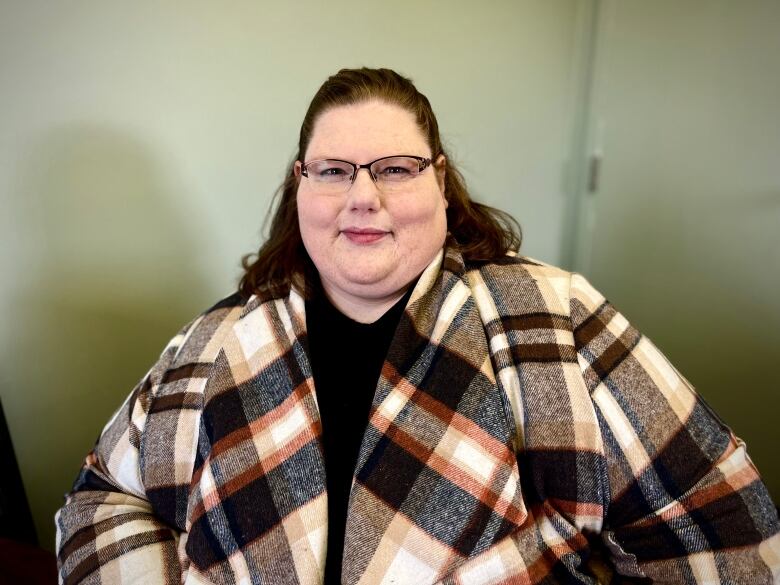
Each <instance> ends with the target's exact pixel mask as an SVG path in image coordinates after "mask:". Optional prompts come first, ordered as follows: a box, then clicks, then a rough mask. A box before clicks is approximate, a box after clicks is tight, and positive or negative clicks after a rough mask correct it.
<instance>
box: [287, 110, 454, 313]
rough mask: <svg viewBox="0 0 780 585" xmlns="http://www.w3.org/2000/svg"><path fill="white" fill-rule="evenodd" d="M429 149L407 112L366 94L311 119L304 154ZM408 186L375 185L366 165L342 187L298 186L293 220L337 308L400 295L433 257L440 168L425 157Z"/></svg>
mask: <svg viewBox="0 0 780 585" xmlns="http://www.w3.org/2000/svg"><path fill="white" fill-rule="evenodd" d="M398 154H407V155H415V156H421V157H424V158H430V157H431V155H432V153H431V151H430V148H429V146H428V144H427V141H426V139H425V137H424V136H423V134H422V132H421V131H420V129H419V128H418V127H417V124H416V122H415V119H414V116H413V115H412V114H411V113H410V112H408V111H406V110H404V109H402V108H400V107H398V106H395V105H391V104H388V103H386V102H382V101H370V102H364V103H360V104H355V105H349V106H339V107H335V108H332V109H330V110H327V111H325V112H324V113H323V114H321V115H320V117H319V118H318V119H317V121H316V123H315V125H314V130H313V132H312V136H311V140H310V142H309V147H308V150H307V151H306V153H305V161H304V162H308V161H310V160H317V159H325V158H335V159H341V160H346V161H350V162H353V163H357V164H366V163H369V162H371V161H374V160H376V159H378V158H381V157H384V156H391V155H398ZM407 184H408V189H406V188H404V190H402V191H394V192H393V193H389V194H387V193H383V192H382V191H381V190H380V189H379V188H378V187H377V185H376V184H375V183H374V181H373V180H372V179H371V176H370V175H369V173H368V171H367V170H364V169H361V170H360V171H359V172H358V173H357V177H356V178H355V181H354V183H352V186H351V187H350V188H349V190H347V191H345V192H343V193H339V194H318V193H316V192H315V191H314V190H313V189H312V187H311V182H310V180H309V179H308V178H306V177H301V178H300V184H299V186H298V222H299V224H300V229H301V236H302V237H303V243H304V246H305V247H306V251H307V252H308V253H309V256H310V257H311V259H312V261H313V262H314V265H315V266H316V267H317V270H318V271H319V274H320V278H321V280H322V284H323V287H324V288H325V291H326V293H327V294H328V296H329V297H330V298H331V300H332V301H334V302H335V303H336V305H337V306H339V308H341V309H342V310H344V309H343V305H344V304H345V303H346V304H349V303H357V304H358V305H365V304H366V303H369V304H370V303H371V302H374V303H376V302H379V303H382V302H385V301H391V300H394V299H396V298H398V297H400V296H401V295H402V294H403V292H404V291H405V290H406V288H407V287H408V285H409V284H410V283H411V282H412V281H413V280H414V279H415V278H417V276H419V274H420V273H421V272H422V271H423V270H424V269H425V267H426V266H427V265H428V264H429V263H430V262H431V261H432V260H433V258H434V257H435V256H436V254H437V253H438V251H439V250H440V249H441V247H442V245H443V244H444V240H445V237H446V234H447V219H446V214H445V210H446V208H447V202H446V200H445V198H444V175H443V170H439V169H438V168H436V167H434V166H433V165H431V166H430V167H428V168H427V169H425V170H424V171H423V172H422V173H420V174H419V175H418V176H417V177H416V178H415V179H412V180H410V181H408V183H407Z"/></svg>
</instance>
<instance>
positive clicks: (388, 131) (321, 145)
mask: <svg viewBox="0 0 780 585" xmlns="http://www.w3.org/2000/svg"><path fill="white" fill-rule="evenodd" d="M391 154H414V155H420V156H430V155H431V153H430V148H429V147H428V143H427V141H426V139H425V136H424V135H423V133H422V132H421V131H420V128H419V127H418V126H417V121H416V120H415V118H414V115H413V114H412V113H411V112H409V111H407V110H405V109H403V108H401V107H400V106H396V105H393V104H388V103H386V102H382V101H370V102H363V103H359V104H351V105H347V106H337V107H335V108H331V109H329V110H326V111H325V112H323V113H322V114H321V115H320V116H319V118H317V120H316V122H315V123H314V130H313V132H312V135H311V139H310V140H309V147H308V149H307V151H306V157H305V158H306V159H307V160H312V159H318V158H343V159H346V160H351V161H355V162H367V161H369V160H372V159H375V158H379V157H382V156H388V155H391Z"/></svg>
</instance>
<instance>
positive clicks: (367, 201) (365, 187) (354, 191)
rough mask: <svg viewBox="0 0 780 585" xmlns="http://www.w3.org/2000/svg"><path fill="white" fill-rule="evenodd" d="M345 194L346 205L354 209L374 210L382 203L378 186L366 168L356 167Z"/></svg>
mask: <svg viewBox="0 0 780 585" xmlns="http://www.w3.org/2000/svg"><path fill="white" fill-rule="evenodd" d="M360 171H366V172H365V173H361V172H360ZM347 195H348V201H347V205H348V207H349V208H350V209H354V210H356V211H376V210H378V209H379V207H380V206H381V204H382V201H381V198H380V191H379V188H378V187H377V185H376V183H375V182H374V179H373V177H372V176H371V171H369V170H368V169H367V168H361V169H358V171H357V174H356V175H355V180H354V181H352V185H351V186H350V188H349V190H348V191H347Z"/></svg>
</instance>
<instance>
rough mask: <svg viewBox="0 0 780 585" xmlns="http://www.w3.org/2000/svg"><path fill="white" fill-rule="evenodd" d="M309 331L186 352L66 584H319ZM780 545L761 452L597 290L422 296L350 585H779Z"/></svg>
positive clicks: (262, 316) (364, 494) (498, 274)
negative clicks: (612, 584) (613, 584)
mask: <svg viewBox="0 0 780 585" xmlns="http://www.w3.org/2000/svg"><path fill="white" fill-rule="evenodd" d="M303 311H304V303H303V300H302V298H301V297H300V296H299V295H298V294H297V293H296V292H295V291H292V292H291V293H290V295H289V296H288V297H287V298H284V299H274V298H267V299H265V298H264V299H261V298H257V297H254V298H252V299H250V300H249V301H248V302H246V303H244V302H242V301H241V299H240V298H239V297H238V296H236V295H234V296H233V297H230V298H228V299H225V300H224V301H222V302H220V303H219V304H218V305H215V306H214V307H212V309H210V310H209V311H207V312H206V313H204V314H203V315H202V316H201V317H199V318H198V319H196V320H195V321H194V322H193V323H191V324H190V325H189V326H188V327H186V328H185V329H184V330H182V332H181V333H180V334H179V335H177V336H176V337H175V338H174V340H173V341H172V342H171V344H170V345H169V347H168V348H166V350H165V351H164V352H163V355H162V357H161V359H160V361H159V362H158V363H157V364H155V366H154V367H153V368H152V370H151V371H150V372H149V374H148V375H147V376H146V377H145V378H144V380H142V382H141V383H139V385H138V387H137V388H136V389H135V390H134V392H133V393H132V394H131V396H130V397H129V399H128V401H127V402H126V403H125V405H123V407H122V408H121V409H120V410H119V411H118V413H117V414H116V415H115V416H114V418H113V419H112V420H111V421H110V423H109V424H108V425H107V426H106V429H105V430H104V432H103V434H102V436H101V439H100V441H99V443H98V445H97V446H96V448H95V451H94V454H92V455H91V456H90V457H88V459H87V461H86V462H85V465H84V468H83V470H82V473H81V475H80V476H79V479H78V480H77V482H76V484H75V485H74V490H73V492H72V493H71V494H69V496H68V499H67V502H66V504H65V506H64V507H63V508H62V510H60V512H59V513H58V518H57V522H58V539H59V540H58V549H59V559H60V571H61V575H62V578H63V581H64V582H66V583H78V582H84V583H122V582H132V579H133V578H137V579H142V578H143V577H138V576H139V575H147V576H148V575H152V574H154V575H156V577H155V579H153V580H156V582H171V583H173V582H176V581H179V580H180V579H182V580H184V581H185V582H186V583H190V584H194V583H273V584H274V585H276V584H287V583H289V584H308V583H319V582H321V579H322V570H323V562H324V556H325V548H324V547H325V542H326V531H327V503H326V498H327V494H326V493H325V477H324V464H323V460H322V449H321V447H320V444H319V436H320V433H321V426H320V420H319V415H318V410H317V404H316V394H315V389H314V387H313V384H312V378H311V368H310V366H309V361H308V357H307V342H306V331H305V315H304V312H303ZM346 374H348V373H345V375H346ZM778 530H779V527H778V522H777V517H776V515H775V512H774V509H773V507H772V503H771V500H770V499H769V496H768V494H767V492H766V490H765V488H764V486H763V484H762V483H761V482H760V480H759V478H758V475H757V473H756V471H755V469H754V468H753V467H752V464H751V463H750V460H749V459H748V458H747V456H746V454H745V451H744V446H743V445H742V444H741V443H740V442H739V441H738V439H736V438H735V437H734V436H733V435H732V434H731V433H730V431H729V430H728V428H726V427H725V426H724V425H723V424H722V423H721V422H720V421H719V420H718V419H717V418H716V417H714V416H713V415H712V413H711V411H710V410H709V408H708V407H707V406H706V405H705V404H704V403H703V402H702V401H701V399H700V398H699V397H698V396H697V395H696V394H695V392H694V391H693V390H692V389H691V387H690V385H689V384H688V383H687V382H686V381H685V380H684V379H683V378H682V377H681V376H680V375H679V374H678V373H677V372H676V371H675V370H674V368H672V367H671V366H670V365H669V364H668V363H667V362H666V360H665V359H664V358H663V356H662V355H661V354H660V353H659V352H658V350H657V349H655V347H653V346H652V344H651V343H650V342H649V341H648V340H647V339H646V338H645V337H643V336H642V335H641V334H639V333H638V332H637V331H636V330H635V329H633V328H632V327H631V326H630V325H629V323H628V322H627V321H626V320H625V318H623V317H622V315H620V313H618V312H617V311H616V310H615V309H614V308H613V307H612V306H611V305H610V304H609V303H608V302H607V301H606V300H605V299H604V298H603V297H602V296H601V295H600V294H599V293H598V292H596V291H595V290H593V289H592V287H590V285H589V284H588V283H587V282H585V281H584V279H582V278H581V277H579V276H577V275H571V274H569V273H566V272H563V271H561V270H558V269H555V268H552V267H549V266H545V265H542V264H540V263H537V262H533V261H530V260H528V259H524V258H519V257H512V256H509V257H507V258H505V259H502V260H501V261H500V262H493V263H481V264H479V265H474V266H466V265H464V263H463V260H462V258H461V257H460V255H459V254H457V252H455V251H453V250H447V251H446V253H445V254H444V255H443V256H440V258H439V259H437V261H436V262H434V263H433V264H432V265H431V266H429V267H428V269H426V271H425V272H424V273H423V275H422V276H421V278H420V280H419V281H418V284H417V287H416V288H415V291H414V292H413V294H412V297H411V299H410V301H409V304H408V306H407V309H406V312H405V315H404V316H403V317H402V319H401V323H400V324H399V327H398V330H397V332H396V337H395V339H394V342H393V344H392V346H391V350H390V352H389V354H388V356H387V360H386V362H385V365H384V368H383V370H382V374H381V377H380V381H379V384H378V387H377V390H376V394H375V397H374V402H373V406H372V409H371V414H370V419H369V421H368V426H367V428H366V432H365V436H364V440H363V445H362V447H361V451H360V456H359V459H358V464H357V467H356V470H355V478H354V484H353V492H352V496H351V499H350V511H349V517H348V523H347V535H346V543H345V554H344V560H343V579H344V582H345V583H361V584H369V583H371V584H373V583H396V584H400V583H415V584H434V583H442V584H444V583H446V584H456V583H458V584H469V585H476V584H498V583H507V584H508V583H513V584H515V583H528V584H537V583H552V582H572V583H574V582H577V583H593V582H596V581H599V582H608V581H609V580H610V579H612V578H613V577H612V576H611V575H612V574H613V573H615V572H617V573H620V574H621V575H623V577H620V578H618V577H614V578H615V579H639V580H641V579H645V580H647V579H654V580H664V581H668V582H698V583H718V582H723V583H771V582H773V581H776V580H778V578H779V577H778V575H779V573H778V571H780V536H778ZM147 581H148V579H147Z"/></svg>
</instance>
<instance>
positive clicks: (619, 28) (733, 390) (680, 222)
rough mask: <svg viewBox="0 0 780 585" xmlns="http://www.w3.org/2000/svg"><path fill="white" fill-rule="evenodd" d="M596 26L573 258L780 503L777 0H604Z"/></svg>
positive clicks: (779, 38) (779, 49)
mask: <svg viewBox="0 0 780 585" xmlns="http://www.w3.org/2000/svg"><path fill="white" fill-rule="evenodd" d="M596 38H597V43H596V59H595V67H594V71H595V73H594V83H593V92H592V94H591V95H592V101H591V114H590V120H589V139H588V141H589V145H588V147H589V150H590V153H591V154H595V155H596V156H599V155H600V156H601V157H602V158H601V161H600V164H599V165H598V166H599V172H598V177H597V181H596V185H595V188H594V189H593V190H592V191H591V192H590V193H584V194H583V195H582V199H581V201H580V214H579V230H578V238H577V243H576V247H575V250H574V251H573V257H574V259H575V261H574V265H575V268H577V269H578V270H579V271H581V272H583V273H585V274H586V275H587V276H588V277H589V278H590V280H591V281H592V282H593V283H594V284H595V285H596V286H597V288H599V289H601V291H602V292H603V293H604V294H605V295H606V296H607V297H608V298H609V299H610V300H611V301H612V302H613V303H615V304H616V305H617V306H618V308H619V309H620V310H622V311H623V312H624V313H625V314H626V315H627V316H628V318H629V319H630V320H631V321H632V322H633V323H634V324H635V325H637V326H638V327H639V329H640V330H642V331H643V332H644V333H646V334H647V335H648V336H649V337H651V338H652V339H653V341H654V342H655V343H656V344H657V345H659V346H660V348H661V349H662V351H663V352H664V353H665V354H666V355H667V356H668V357H669V358H670V360H671V361H672V362H673V363H674V364H675V365H676V366H677V368H678V369H680V370H681V371H682V372H683V374H684V375H685V376H686V377H687V378H688V379H689V380H691V382H692V383H693V384H694V385H695V386H696V387H697V388H698V390H699V392H700V394H702V395H703V396H704V397H705V398H706V400H707V401H708V402H710V404H712V405H713V406H714V407H715V409H716V410H717V411H718V412H719V414H720V415H721V416H722V417H723V418H724V419H725V421H726V422H727V423H728V424H729V425H730V426H731V427H732V428H733V429H735V432H736V433H737V434H738V435H740V436H741V437H743V438H744V439H745V440H746V441H747V443H748V448H749V452H750V453H751V455H752V457H753V460H754V461H755V462H756V464H757V466H758V468H759V470H760V471H761V472H762V475H763V476H764V479H765V481H766V482H767V484H768V485H769V487H770V491H772V492H773V496H774V498H775V501H780V457H778V456H777V453H776V448H777V445H778V443H780V430H779V429H780V424H779V423H778V414H780V2H778V1H776V0H766V1H760V0H749V1H745V2H732V1H728V0H721V1H714V0H713V1H696V2H679V1H676V0H655V1H653V2H646V1H643V2H639V1H632V0H605V1H603V2H601V3H600V6H599V17H598V31H597V37H596ZM584 190H585V191H587V188H584Z"/></svg>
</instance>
